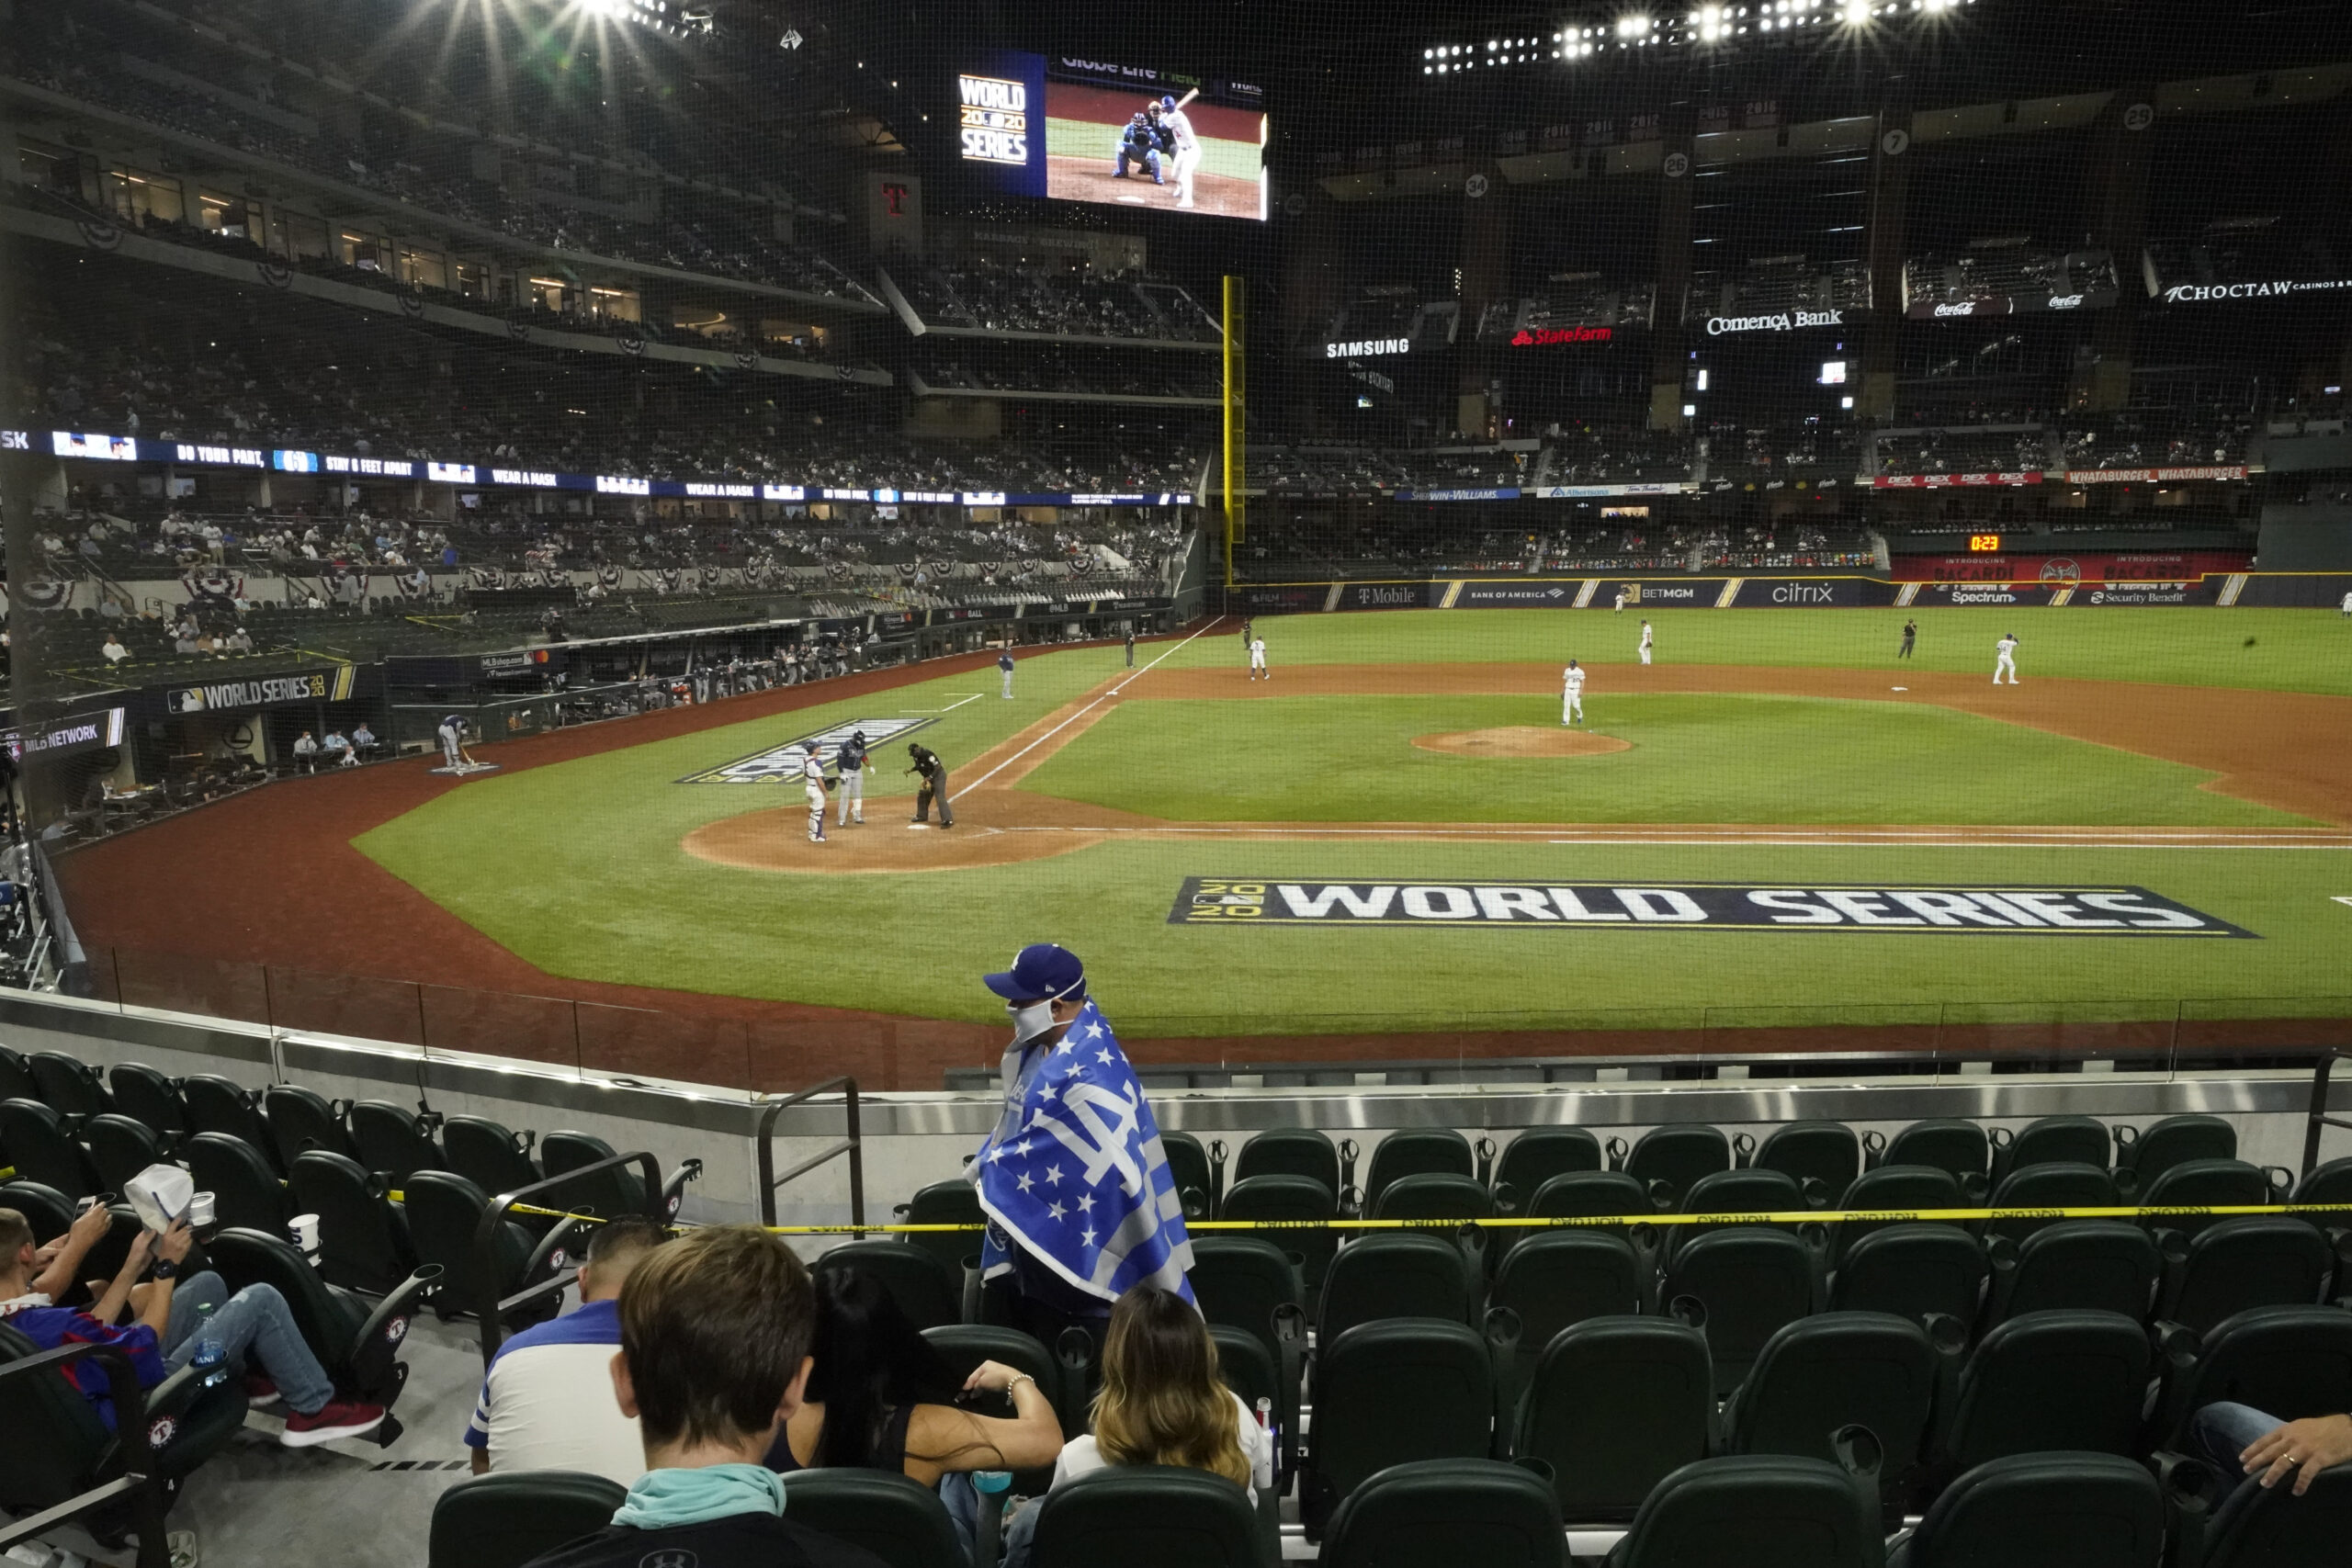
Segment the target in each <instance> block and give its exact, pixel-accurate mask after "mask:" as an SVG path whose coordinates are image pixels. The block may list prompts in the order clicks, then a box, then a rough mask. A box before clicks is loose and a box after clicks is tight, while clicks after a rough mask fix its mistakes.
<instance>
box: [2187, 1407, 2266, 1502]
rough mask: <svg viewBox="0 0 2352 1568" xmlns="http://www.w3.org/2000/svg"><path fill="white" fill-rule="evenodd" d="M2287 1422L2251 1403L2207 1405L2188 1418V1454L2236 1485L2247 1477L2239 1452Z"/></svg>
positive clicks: (2224, 1479)
mask: <svg viewBox="0 0 2352 1568" xmlns="http://www.w3.org/2000/svg"><path fill="white" fill-rule="evenodd" d="M2286 1424H2287V1423H2285V1422H2284V1421H2281V1420H2279V1419H2278V1417H2277V1416H2270V1415H2266V1414H2264V1413H2263V1412H2262V1411H2259V1410H2256V1408H2255V1407H2254V1406H2253V1405H2251V1404H2228V1403H2226V1402H2224V1403H2222V1404H2208V1405H2204V1406H2202V1407H2200V1408H2199V1410H2198V1412H2197V1414H2196V1415H2194V1416H2190V1417H2189V1418H2188V1452H2189V1457H2190V1458H2192V1459H2201V1460H2203V1461H2205V1462H2206V1463H2207V1464H2210V1465H2211V1466H2212V1467H2213V1469H2214V1472H2215V1473H2217V1474H2219V1475H2220V1476H2221V1477H2222V1482H2223V1483H2224V1485H2229V1486H2234V1485H2235V1484H2236V1483H2239V1482H2241V1481H2244V1480H2245V1479H2246V1473H2245V1463H2244V1462H2243V1461H2241V1460H2239V1458H2238V1455H2240V1454H2242V1453H2244V1452H2245V1450H2248V1449H2250V1448H2252V1447H2253V1446H2254V1445H2255V1444H2256V1442H2258V1441H2259V1440H2261V1439H2262V1438H2267V1437H2268V1436H2269V1435H2270V1434H2271V1433H2273V1432H2275V1431H2277V1430H2278V1428H2279V1427H2283V1426H2285V1425H2286Z"/></svg>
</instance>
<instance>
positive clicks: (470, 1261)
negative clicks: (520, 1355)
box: [401, 1170, 581, 1332]
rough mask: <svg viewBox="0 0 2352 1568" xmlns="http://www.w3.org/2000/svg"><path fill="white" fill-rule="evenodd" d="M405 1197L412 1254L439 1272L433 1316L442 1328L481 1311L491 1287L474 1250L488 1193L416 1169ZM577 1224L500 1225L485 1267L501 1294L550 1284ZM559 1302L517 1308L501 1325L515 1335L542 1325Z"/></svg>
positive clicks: (450, 1174) (452, 1175)
mask: <svg viewBox="0 0 2352 1568" xmlns="http://www.w3.org/2000/svg"><path fill="white" fill-rule="evenodd" d="M405 1199H406V1201H404V1202H403V1203H402V1204H401V1208H402V1210H403V1211H404V1212H405V1213H406V1215H407V1218H408V1231H409V1243H410V1245H411V1246H413V1247H415V1249H416V1257H417V1261H418V1262H419V1263H427V1264H434V1265H437V1266H438V1267H439V1269H440V1270H441V1274H440V1278H439V1279H437V1280H435V1281H434V1289H433V1310H434V1313H435V1315H437V1316H438V1317H439V1318H440V1319H441V1321H442V1322H444V1323H447V1322H448V1321H449V1320H450V1319H451V1318H453V1317H462V1316H471V1315H475V1314H479V1313H480V1311H481V1300H482V1297H483V1295H484V1293H485V1292H486V1291H487V1289H488V1287H489V1286H490V1285H491V1284H492V1280H485V1279H484V1278H483V1277H482V1269H483V1265H482V1261H481V1252H480V1250H479V1247H478V1245H477V1238H478V1236H479V1235H480V1234H481V1222H482V1216H483V1215H484V1214H485V1213H488V1212H489V1210H490V1194H488V1193H486V1192H484V1191H483V1190H481V1188H479V1187H477V1186H475V1185H474V1184H473V1183H472V1182H470V1181H468V1180H467V1179H465V1178H464V1177H462V1176H459V1175H458V1173H457V1172H455V1171H452V1170H420V1171H418V1172H416V1173H415V1174H414V1175H413V1176H411V1177H410V1178H409V1183H408V1187H407V1190H406V1192H405ZM578 1224H579V1222H577V1221H565V1222H563V1223H562V1224H560V1226H553V1227H549V1228H548V1230H547V1231H546V1233H545V1234H544V1235H539V1234H537V1233H535V1232H534V1231H533V1230H532V1229H531V1227H530V1226H528V1225H526V1224H521V1223H520V1222H518V1221H515V1220H505V1221H502V1222H501V1223H500V1224H499V1227H498V1230H497V1232H496V1234H495V1235H493V1236H492V1241H491V1259H490V1265H489V1267H490V1269H492V1273H493V1279H494V1281H495V1283H496V1286H497V1289H498V1293H499V1295H500V1297H501V1298H502V1299H503V1298H504V1297H506V1296H511V1295H513V1294H515V1292H517V1291H520V1290H522V1289H523V1288H524V1287H525V1286H526V1285H532V1284H537V1283H538V1282H539V1281H541V1280H548V1279H552V1278H553V1277H554V1276H555V1274H556V1272H557V1271H558V1270H559V1269H561V1268H562V1267H564V1264H565V1263H566V1262H567V1261H568V1260H569V1259H568V1258H567V1257H566V1255H565V1252H564V1248H565V1247H577V1246H579V1245H581V1241H580V1237H579V1235H578ZM560 1305H561V1303H560V1300H558V1299H557V1298H554V1297H549V1298H548V1300H546V1301H544V1302H540V1303H534V1304H533V1305H531V1306H528V1307H520V1308H516V1309H515V1311H514V1313H513V1314H510V1316H509V1317H508V1318H506V1319H505V1320H504V1326H505V1328H506V1329H507V1330H508V1331H509V1332H512V1331H513V1330H515V1329H518V1328H523V1327H526V1326H528V1325H531V1324H533V1323H539V1322H544V1321H545V1320H546V1319H548V1318H550V1317H553V1316H554V1315H555V1314H556V1310H557V1308H558V1307H559V1306H560Z"/></svg>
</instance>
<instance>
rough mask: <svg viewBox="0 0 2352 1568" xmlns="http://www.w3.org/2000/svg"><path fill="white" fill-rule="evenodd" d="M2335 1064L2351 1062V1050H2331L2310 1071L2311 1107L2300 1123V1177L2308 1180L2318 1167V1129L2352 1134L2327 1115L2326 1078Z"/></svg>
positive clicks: (2338, 1119) (2341, 1119)
mask: <svg viewBox="0 0 2352 1568" xmlns="http://www.w3.org/2000/svg"><path fill="white" fill-rule="evenodd" d="M2338 1060H2344V1061H2352V1050H2347V1049H2346V1048H2345V1047H2344V1046H2341V1045H2338V1046H2335V1047H2334V1048H2333V1049H2331V1050H2330V1051H2329V1052H2328V1053H2327V1054H2326V1055H2324V1056H2322V1057H2321V1058H2320V1059H2319V1065H2318V1066H2314V1067H2313V1068H2312V1105H2311V1111H2310V1112H2309V1114H2308V1115H2307V1116H2306V1118H2305V1120H2304V1123H2303V1170H2302V1174H2303V1175H2305V1176H2309V1175H2310V1174H2311V1173H2312V1168H2313V1167H2315V1166H2317V1165H2318V1164H2319V1130H2320V1129H2321V1128H2322V1127H2341V1128H2343V1129H2344V1130H2345V1131H2346V1132H2347V1133H2352V1121H2347V1120H2346V1119H2345V1118H2344V1117H2341V1116H2330V1115H2329V1114H2328V1113H2327V1078H2328V1074H2329V1072H2330V1071H2332V1070H2333V1069H2334V1067H2335V1064H2336V1062H2337V1061H2338Z"/></svg>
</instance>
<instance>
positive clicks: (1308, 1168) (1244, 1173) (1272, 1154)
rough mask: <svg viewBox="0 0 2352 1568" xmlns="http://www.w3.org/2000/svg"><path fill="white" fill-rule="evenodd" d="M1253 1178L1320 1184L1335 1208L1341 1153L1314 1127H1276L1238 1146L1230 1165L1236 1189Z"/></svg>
mask: <svg viewBox="0 0 2352 1568" xmlns="http://www.w3.org/2000/svg"><path fill="white" fill-rule="evenodd" d="M1253 1176H1299V1177H1306V1178H1307V1179H1311V1180H1315V1181H1319V1182H1321V1183H1322V1184H1323V1185H1324V1187H1325V1189H1326V1190H1329V1192H1330V1194H1331V1201H1333V1202H1334V1203H1335V1204H1336V1203H1337V1202H1338V1201H1339V1199H1340V1190H1341V1186H1342V1183H1341V1181H1340V1150H1339V1146H1338V1145H1335V1144H1333V1143H1332V1142H1331V1140H1330V1138H1329V1135H1328V1134H1324V1133H1322V1132H1319V1131H1317V1129H1315V1128H1313V1127H1277V1128H1274V1129H1273V1130H1272V1131H1270V1132H1264V1133H1261V1134H1258V1135H1257V1136H1256V1137H1254V1138H1251V1139H1250V1141H1249V1142H1248V1143H1246V1144H1244V1145H1241V1152H1240V1154H1239V1155H1238V1156H1235V1158H1234V1162H1233V1179H1234V1183H1235V1185H1237V1186H1238V1185H1239V1184H1240V1183H1242V1182H1244V1181H1247V1180H1249V1179H1250V1178H1251V1177H1253Z"/></svg>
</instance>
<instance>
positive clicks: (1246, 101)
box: [956, 50, 1266, 220]
mask: <svg viewBox="0 0 2352 1568" xmlns="http://www.w3.org/2000/svg"><path fill="white" fill-rule="evenodd" d="M1263 100H1264V95H1263V94H1262V93H1261V91H1260V90H1259V89H1258V88H1257V87H1256V86H1254V85H1250V84H1249V83H1246V82H1233V81H1226V80H1219V79H1215V78H1209V77H1204V76H1197V75H1193V74H1189V73H1183V72H1177V71H1163V70H1159V69H1157V68H1155V67H1149V66H1138V65H1128V64H1124V63H1121V62H1115V61H1099V60H1085V59H1080V58H1079V57H1077V56H1075V55H1042V54H1033V53H1029V52H1026V51H1018V50H995V51H989V52H988V53H987V54H985V55H984V56H982V57H980V58H978V59H976V60H975V61H974V62H972V63H971V65H970V66H969V67H968V68H967V69H964V70H960V71H958V72H957V73H956V111H957V155H958V157H959V158H960V159H961V160H962V161H963V163H964V164H965V165H966V166H967V168H969V169H972V170H974V171H976V172H978V173H980V174H981V175H983V176H984V177H985V178H986V179H987V181H988V183H989V184H990V185H991V186H993V187H994V188H996V189H998V190H1001V191H1003V192H1006V193H1007V194H1010V195H1014V196H1036V197H1046V198H1047V199H1049V200H1054V201H1085V202H1092V203H1095V204H1098V205H1101V206H1106V207H1125V208H1157V209H1165V210H1168V211H1171V212H1198V213H1205V214H1207V215H1209V216H1211V217H1216V218H1255V219H1260V220H1262V219H1264V217H1265V216H1266V114H1265V108H1264V102H1263Z"/></svg>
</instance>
